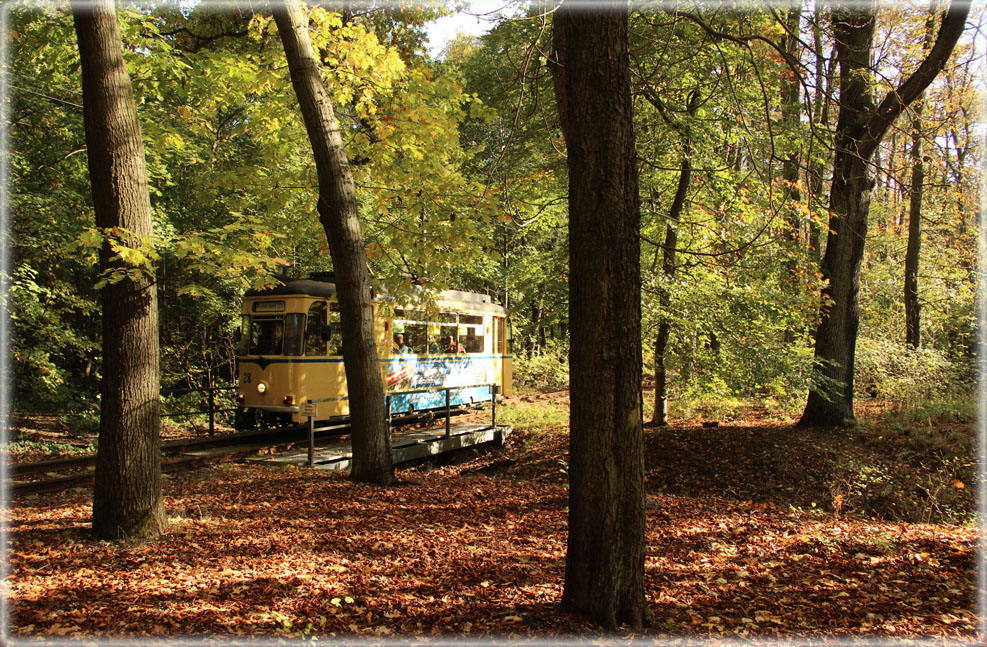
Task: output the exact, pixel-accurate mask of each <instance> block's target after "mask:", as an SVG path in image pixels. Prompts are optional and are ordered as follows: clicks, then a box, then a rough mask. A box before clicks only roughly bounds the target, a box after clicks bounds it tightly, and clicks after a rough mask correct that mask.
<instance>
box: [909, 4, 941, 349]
mask: <svg viewBox="0 0 987 647" xmlns="http://www.w3.org/2000/svg"><path fill="white" fill-rule="evenodd" d="M935 21H936V14H935V10H934V8H933V7H929V16H928V18H926V20H925V41H924V44H923V47H922V51H923V52H926V53H927V52H928V51H929V50H930V49H931V48H932V38H933V34H934V29H935ZM923 98H924V93H923V94H922V95H919V98H918V99H917V100H916V103H915V107H914V108H913V110H912V150H911V161H912V182H911V191H910V195H909V199H908V246H907V248H906V250H905V343H906V344H907V345H909V346H911V347H912V348H918V347H919V345H920V344H921V341H922V340H921V334H922V333H921V309H922V306H921V304H920V303H919V300H918V266H919V260H920V258H921V255H922V192H923V188H924V186H925V164H924V161H923V160H922V107H923V105H922V104H923Z"/></svg>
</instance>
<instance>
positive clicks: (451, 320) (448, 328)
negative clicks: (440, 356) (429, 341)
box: [436, 312, 459, 354]
mask: <svg viewBox="0 0 987 647" xmlns="http://www.w3.org/2000/svg"><path fill="white" fill-rule="evenodd" d="M436 321H437V322H438V324H439V338H438V343H439V352H440V353H445V354H449V353H457V352H459V322H458V319H457V317H456V313H454V312H440V313H439V315H438V317H437V318H436Z"/></svg>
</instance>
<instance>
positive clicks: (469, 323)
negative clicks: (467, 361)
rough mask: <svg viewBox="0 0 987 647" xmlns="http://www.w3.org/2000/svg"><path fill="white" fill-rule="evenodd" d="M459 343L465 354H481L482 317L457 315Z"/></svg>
mask: <svg viewBox="0 0 987 647" xmlns="http://www.w3.org/2000/svg"><path fill="white" fill-rule="evenodd" d="M459 343H460V344H462V346H463V348H464V349H465V350H466V352H467V353H482V352H483V317H482V316H481V315H459Z"/></svg>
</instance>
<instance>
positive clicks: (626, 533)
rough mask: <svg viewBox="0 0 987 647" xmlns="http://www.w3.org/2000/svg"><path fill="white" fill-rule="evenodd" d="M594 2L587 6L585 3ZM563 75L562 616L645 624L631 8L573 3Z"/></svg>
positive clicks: (562, 21) (559, 34)
mask: <svg viewBox="0 0 987 647" xmlns="http://www.w3.org/2000/svg"><path fill="white" fill-rule="evenodd" d="M584 6H585V5H584ZM553 45H554V48H555V55H556V57H557V62H558V65H557V66H556V67H555V68H554V72H555V90H556V97H557V99H558V105H559V114H560V117H561V122H562V126H563V132H564V134H565V139H566V147H567V150H568V166H569V264H570V283H569V307H570V317H569V326H570V333H571V351H570V359H569V362H570V364H569V366H570V388H571V391H572V408H571V412H570V449H569V456H570V467H569V537H568V550H567V553H566V575H565V589H564V591H563V594H562V608H563V610H565V611H567V612H569V613H574V614H578V615H584V616H586V617H588V618H589V619H590V620H591V621H593V622H595V623H597V624H600V625H602V626H604V627H606V628H609V629H615V628H617V627H618V626H620V625H629V626H631V627H635V628H636V627H642V626H644V625H645V624H646V623H647V607H646V605H645V597H644V523H645V515H644V459H643V448H642V445H643V438H642V427H643V424H642V419H641V276H640V241H639V238H638V236H639V233H640V224H641V223H640V203H639V197H638V174H637V166H636V162H635V148H634V128H633V113H632V103H631V94H630V69H629V62H630V61H629V53H628V17H627V4H626V2H606V3H603V4H597V5H595V6H594V7H593V8H592V9H586V8H580V7H579V5H578V4H577V3H570V2H565V3H563V4H562V6H561V7H560V8H559V9H558V10H557V11H556V14H555V18H554V44H553Z"/></svg>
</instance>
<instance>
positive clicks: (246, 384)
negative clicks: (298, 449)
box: [236, 275, 512, 430]
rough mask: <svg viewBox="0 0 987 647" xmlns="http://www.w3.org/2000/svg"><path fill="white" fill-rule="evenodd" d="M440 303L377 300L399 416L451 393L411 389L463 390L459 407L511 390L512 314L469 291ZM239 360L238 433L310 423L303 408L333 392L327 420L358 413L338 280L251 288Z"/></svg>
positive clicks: (457, 395) (455, 399)
mask: <svg viewBox="0 0 987 647" xmlns="http://www.w3.org/2000/svg"><path fill="white" fill-rule="evenodd" d="M436 306H437V312H432V313H428V312H427V311H426V310H424V309H420V308H414V307H406V308H400V307H390V308H387V309H385V308H382V307H381V304H380V303H378V302H377V301H376V300H375V302H374V303H373V313H374V336H375V338H376V341H377V349H378V356H379V358H380V370H381V376H382V377H383V379H384V381H385V385H386V388H385V391H386V392H388V393H395V395H392V396H391V413H392V414H398V413H405V412H411V411H424V410H427V409H433V408H439V407H444V406H445V393H444V392H443V391H438V390H435V389H432V390H430V391H426V392H419V393H401V392H403V391H414V390H418V389H429V388H431V387H463V388H460V389H453V390H451V391H450V404H452V405H461V404H468V403H471V402H482V401H485V400H490V399H491V397H493V394H492V393H491V388H490V386H488V385H497V386H498V387H499V389H500V392H501V393H502V394H504V395H510V394H511V377H512V358H511V355H510V342H509V340H508V325H507V310H506V309H505V308H504V307H503V306H500V305H498V304H495V303H492V302H491V300H490V297H489V296H487V295H484V294H477V293H473V292H463V291H460V290H446V291H444V292H441V293H440V294H439V295H438V298H437V299H436ZM385 312H386V316H385ZM238 358H239V369H238V371H239V388H238V393H237V401H238V407H237V415H236V427H237V429H241V430H242V429H250V428H254V427H257V426H258V425H259V426H262V427H282V426H289V425H292V424H300V423H303V422H305V421H306V420H307V418H305V417H303V416H302V415H301V414H300V413H299V409H300V405H301V404H304V403H305V402H306V401H308V400H322V399H325V398H339V399H336V400H333V401H328V402H320V403H319V404H318V419H319V420H333V419H343V418H346V417H347V416H349V402H348V401H347V400H346V399H345V398H346V395H347V388H346V374H345V370H344V367H343V356H342V335H341V327H340V318H339V303H338V302H337V300H336V286H335V284H334V283H333V282H332V280H331V278H328V277H322V276H319V275H314V276H313V277H312V278H309V279H293V280H286V281H284V282H283V283H282V284H280V285H278V286H277V287H274V288H272V289H267V290H250V291H248V292H247V293H246V295H245V297H244V300H243V324H242V328H241V337H240V346H239V352H238ZM476 385H484V386H476ZM381 406H384V403H381Z"/></svg>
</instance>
